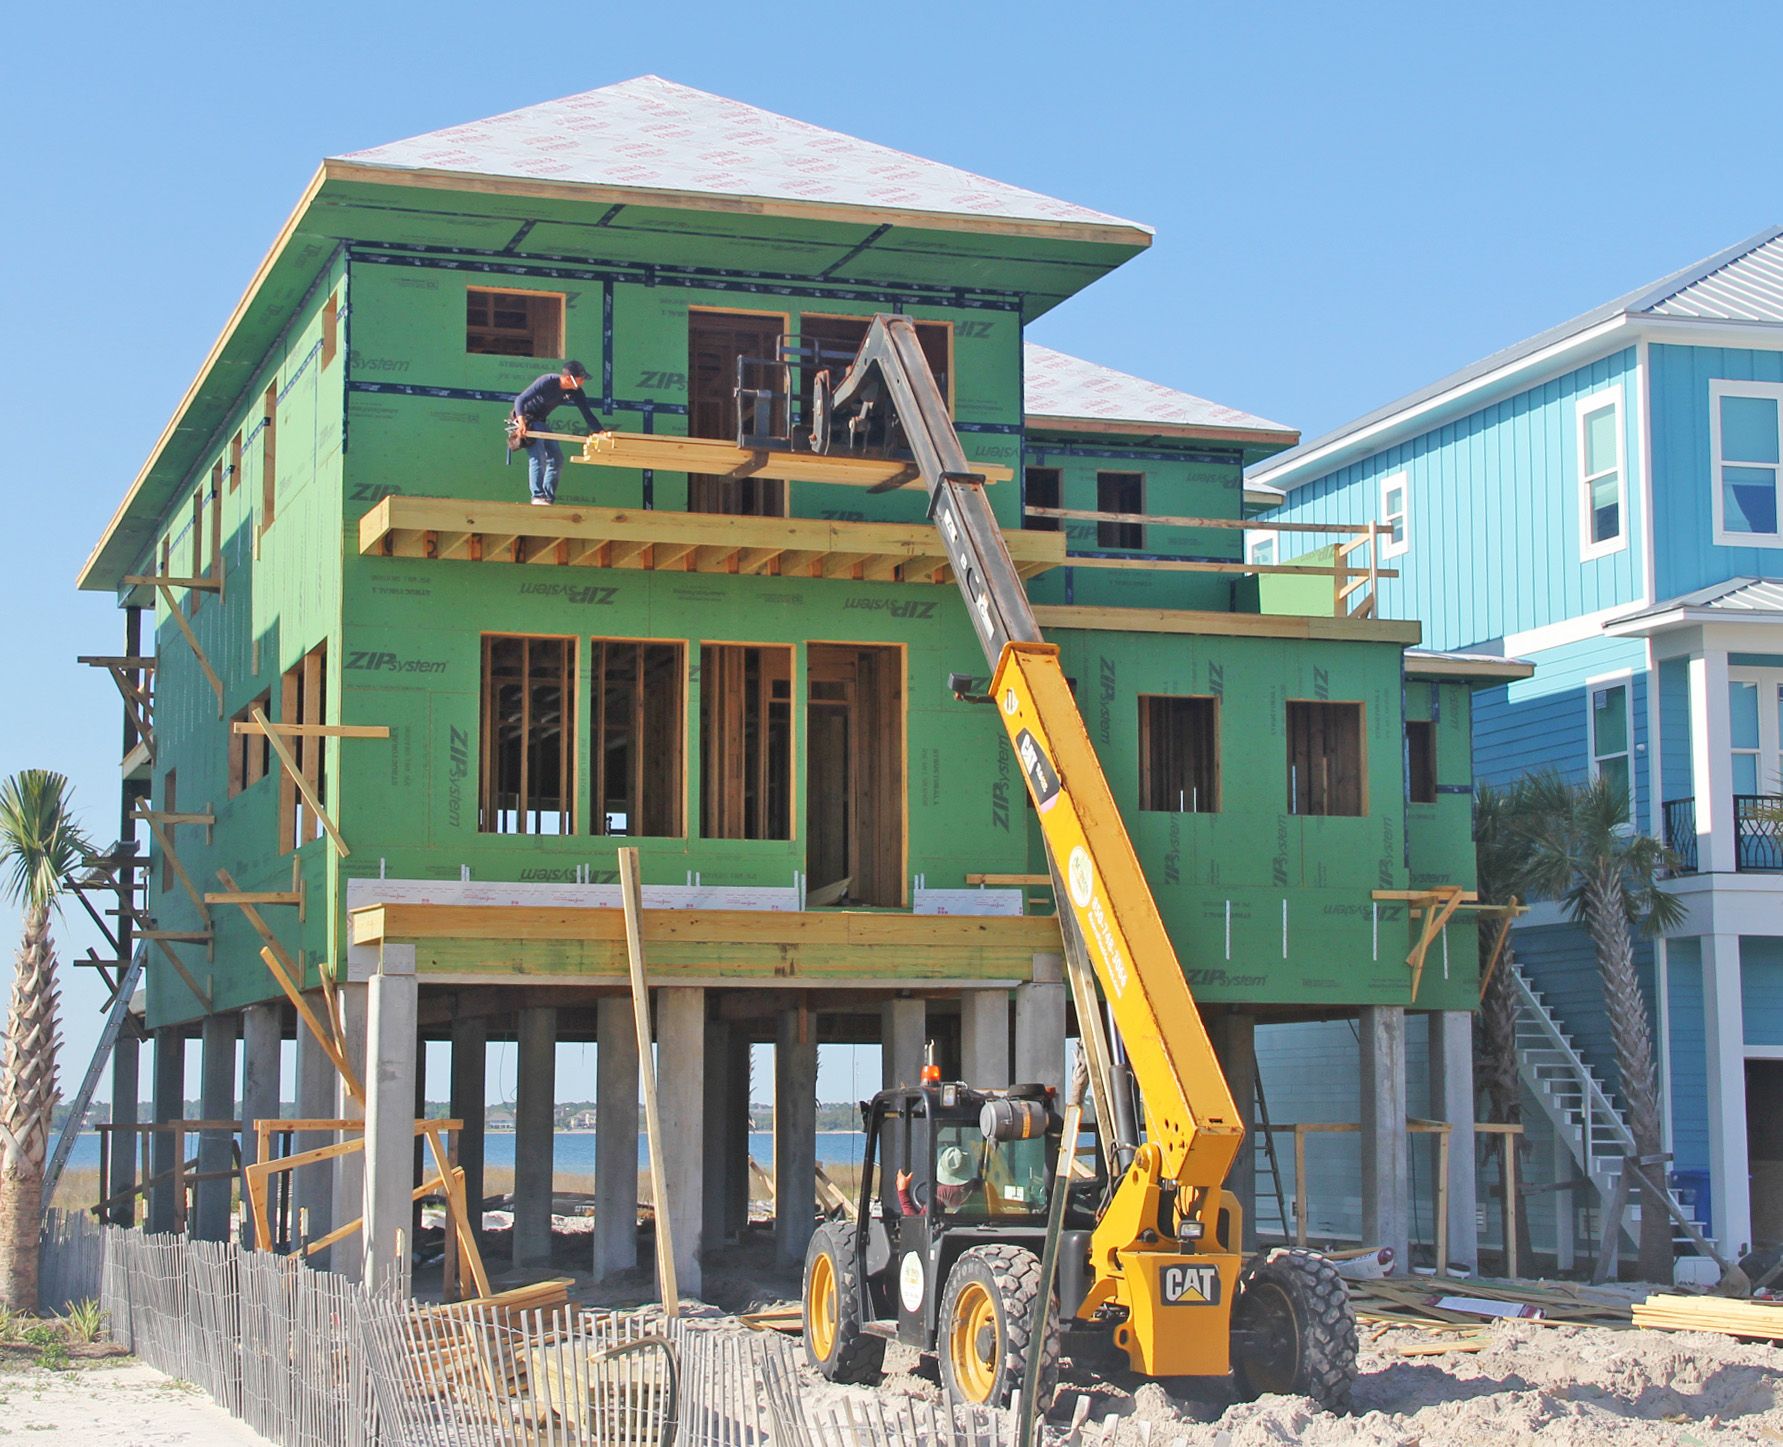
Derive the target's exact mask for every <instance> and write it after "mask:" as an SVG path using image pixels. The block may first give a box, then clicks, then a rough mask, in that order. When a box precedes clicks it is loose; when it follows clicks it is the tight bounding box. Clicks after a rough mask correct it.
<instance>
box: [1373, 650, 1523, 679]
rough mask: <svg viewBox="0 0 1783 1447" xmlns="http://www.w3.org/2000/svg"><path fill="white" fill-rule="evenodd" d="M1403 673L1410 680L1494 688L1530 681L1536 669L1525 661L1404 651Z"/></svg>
mask: <svg viewBox="0 0 1783 1447" xmlns="http://www.w3.org/2000/svg"><path fill="white" fill-rule="evenodd" d="M1405 672H1406V676H1407V677H1409V678H1449V679H1464V680H1466V679H1471V680H1474V681H1476V682H1481V683H1495V684H1496V683H1507V682H1516V681H1517V680H1519V679H1524V678H1531V677H1533V676H1534V674H1535V665H1534V664H1533V663H1531V662H1529V660H1528V659H1525V658H1502V659H1500V658H1494V659H1484V658H1478V657H1471V656H1468V657H1463V656H1458V655H1455V654H1450V653H1421V652H1417V651H1415V650H1412V649H1407V650H1406V654H1405Z"/></svg>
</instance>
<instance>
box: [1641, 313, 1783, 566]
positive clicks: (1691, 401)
mask: <svg viewBox="0 0 1783 1447" xmlns="http://www.w3.org/2000/svg"><path fill="white" fill-rule="evenodd" d="M1649 356H1650V358H1651V361H1652V379H1651V382H1650V385H1649V390H1650V393H1651V396H1652V405H1653V494H1654V496H1653V515H1654V522H1655V523H1656V524H1657V527H1656V529H1655V535H1656V536H1657V537H1658V538H1660V539H1662V540H1663V544H1664V545H1663V546H1662V547H1661V548H1660V549H1659V551H1658V554H1657V557H1656V559H1655V561H1656V564H1657V574H1656V577H1657V583H1658V592H1659V597H1660V598H1662V599H1663V598H1673V597H1676V596H1677V595H1679V594H1680V593H1689V592H1691V591H1693V590H1695V589H1697V588H1704V587H1707V586H1708V585H1709V584H1711V583H1719V582H1721V581H1722V580H1723V579H1726V578H1737V577H1743V576H1747V575H1754V576H1758V577H1766V576H1769V577H1777V576H1779V575H1783V549H1778V548H1721V547H1716V546H1715V518H1714V513H1713V511H1712V506H1713V494H1712V492H1711V490H1710V489H1711V487H1712V485H1713V484H1712V479H1711V478H1710V476H1709V472H1710V467H1711V463H1712V461H1713V459H1712V458H1711V456H1710V452H1709V384H1710V382H1712V381H1716V380H1718V379H1720V380H1731V381H1740V382H1783V352H1775V351H1773V352H1762V351H1757V350H1753V349H1750V348H1745V347H1669V346H1657V345H1656V346H1653V347H1651V348H1650V349H1649Z"/></svg>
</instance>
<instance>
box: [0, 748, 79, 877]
mask: <svg viewBox="0 0 1783 1447" xmlns="http://www.w3.org/2000/svg"><path fill="white" fill-rule="evenodd" d="M92 852H93V845H92V843H91V841H89V840H88V838H87V836H86V834H85V833H84V832H82V830H81V828H80V826H79V825H78V824H76V823H75V822H74V800H73V795H72V792H71V790H70V788H69V784H68V779H67V777H66V776H65V775H63V774H58V773H55V772H53V771H51V770H49V769H21V770H20V771H19V772H18V773H16V774H14V775H13V776H12V777H11V778H9V779H6V780H4V781H0V870H3V871H4V882H3V883H0V889H3V890H4V893H5V895H6V898H7V899H8V900H9V901H10V902H11V903H13V904H16V905H20V906H22V907H23V908H25V909H27V910H31V909H42V908H48V907H49V906H50V905H52V904H53V903H54V902H55V898H56V896H57V895H58V894H60V893H61V892H62V886H63V881H64V880H66V879H67V877H68V875H69V873H70V872H71V871H72V870H74V869H75V868H76V867H77V866H78V865H80V863H81V862H82V861H83V860H85V859H86V858H87V857H88V856H89V855H90V854H92Z"/></svg>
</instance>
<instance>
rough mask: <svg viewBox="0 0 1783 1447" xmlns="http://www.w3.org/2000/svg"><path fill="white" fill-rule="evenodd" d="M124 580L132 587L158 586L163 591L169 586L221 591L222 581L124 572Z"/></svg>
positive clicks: (206, 591)
mask: <svg viewBox="0 0 1783 1447" xmlns="http://www.w3.org/2000/svg"><path fill="white" fill-rule="evenodd" d="M124 582H125V583H126V584H127V585H128V586H130V587H132V588H159V589H161V590H162V591H163V592H165V591H166V590H167V589H169V588H189V589H191V590H192V591H193V592H195V593H221V592H222V591H223V582H222V579H220V578H176V577H165V576H163V575H161V574H159V573H126V574H125V575H124Z"/></svg>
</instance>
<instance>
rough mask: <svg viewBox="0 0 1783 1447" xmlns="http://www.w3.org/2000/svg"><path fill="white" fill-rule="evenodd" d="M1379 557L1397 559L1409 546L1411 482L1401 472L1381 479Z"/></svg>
mask: <svg viewBox="0 0 1783 1447" xmlns="http://www.w3.org/2000/svg"><path fill="white" fill-rule="evenodd" d="M1381 526H1382V527H1383V528H1384V529H1386V536H1385V537H1384V538H1382V539H1381V556H1382V557H1384V558H1392V557H1397V556H1398V555H1399V554H1400V553H1403V552H1404V551H1405V550H1406V549H1407V548H1409V547H1410V546H1411V482H1410V480H1409V479H1408V478H1407V476H1406V474H1405V473H1403V472H1396V473H1394V474H1393V475H1392V476H1391V477H1383V478H1382V479H1381Z"/></svg>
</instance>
